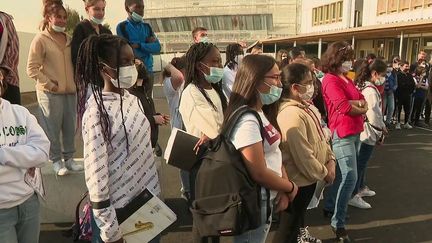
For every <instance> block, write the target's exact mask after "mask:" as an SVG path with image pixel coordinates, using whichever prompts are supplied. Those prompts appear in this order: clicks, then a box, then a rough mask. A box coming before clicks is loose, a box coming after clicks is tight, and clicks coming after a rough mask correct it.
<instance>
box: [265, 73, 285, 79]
mask: <svg viewBox="0 0 432 243" xmlns="http://www.w3.org/2000/svg"><path fill="white" fill-rule="evenodd" d="M264 78H270V79H276V80H281V75H280V74H275V75H272V76H264Z"/></svg>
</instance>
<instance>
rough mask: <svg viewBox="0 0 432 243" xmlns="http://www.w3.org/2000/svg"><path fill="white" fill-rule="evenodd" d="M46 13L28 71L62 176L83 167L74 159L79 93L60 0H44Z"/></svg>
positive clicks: (54, 158) (52, 152)
mask: <svg viewBox="0 0 432 243" xmlns="http://www.w3.org/2000/svg"><path fill="white" fill-rule="evenodd" d="M43 17H44V19H43V21H42V24H41V30H42V31H41V32H40V33H39V34H37V35H36V36H35V38H34V39H33V41H32V43H31V46H30V51H29V55H28V61H27V74H28V76H29V77H30V78H32V79H34V80H35V81H36V96H37V100H38V103H39V108H40V110H41V114H42V118H41V119H40V120H39V123H40V124H41V126H42V127H43V129H44V131H45V133H46V134H47V136H48V138H49V140H50V142H51V147H50V156H49V157H50V160H51V161H52V162H53V169H54V172H55V174H56V175H59V176H63V175H66V174H67V173H68V172H69V171H81V170H83V167H82V166H81V165H78V164H76V163H75V161H74V160H73V156H74V153H75V122H76V110H75V107H76V94H75V83H74V80H73V79H74V76H73V66H72V59H71V44H70V43H71V38H70V37H69V36H68V35H67V34H66V33H64V31H65V29H66V21H67V13H66V9H65V8H64V7H63V4H62V1H61V0H44V9H43ZM60 134H61V136H60ZM62 144H63V146H62ZM62 159H64V164H63V162H62Z"/></svg>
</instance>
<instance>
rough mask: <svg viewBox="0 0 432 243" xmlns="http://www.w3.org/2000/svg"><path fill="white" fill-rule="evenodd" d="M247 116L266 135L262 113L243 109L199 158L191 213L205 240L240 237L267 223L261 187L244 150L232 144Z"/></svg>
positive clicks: (268, 207) (234, 115) (268, 206)
mask: <svg viewBox="0 0 432 243" xmlns="http://www.w3.org/2000/svg"><path fill="white" fill-rule="evenodd" d="M246 113H251V114H253V115H255V117H256V118H257V119H258V121H259V123H260V128H261V135H262V133H263V125H262V121H261V118H260V116H259V114H258V113H257V112H256V111H254V110H252V109H250V108H249V107H247V106H242V107H240V108H238V109H237V110H236V111H235V112H234V113H233V114H232V115H231V117H230V118H229V120H228V122H227V125H226V126H225V127H223V128H222V131H221V134H220V135H219V136H218V137H216V138H215V139H213V140H211V141H210V142H209V143H208V144H207V145H208V146H207V148H206V149H205V151H204V152H203V155H202V156H201V157H199V158H200V159H199V160H198V164H199V169H198V172H197V175H196V181H195V200H194V201H193V203H192V208H191V211H192V215H193V220H194V226H195V227H196V231H197V233H198V234H199V236H201V237H206V236H232V235H239V234H242V233H244V232H246V231H248V230H252V229H256V228H258V227H259V226H261V225H262V224H263V223H265V222H262V219H261V199H262V197H261V187H260V186H259V185H258V184H257V183H256V182H255V181H254V180H253V179H252V177H251V176H250V174H249V172H248V170H247V168H246V165H245V164H244V161H243V158H242V155H241V153H240V151H238V150H237V149H236V148H235V147H234V145H233V144H232V143H231V141H230V135H231V133H232V130H233V128H234V127H235V125H236V124H237V123H238V120H239V118H240V117H241V116H243V115H244V114H246ZM262 137H263V136H262ZM263 141H264V137H263ZM266 192H267V200H268V201H267V216H269V214H270V199H269V198H270V197H269V191H268V190H266Z"/></svg>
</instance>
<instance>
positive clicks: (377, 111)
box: [364, 90, 385, 128]
mask: <svg viewBox="0 0 432 243" xmlns="http://www.w3.org/2000/svg"><path fill="white" fill-rule="evenodd" d="M364 97H365V99H366V102H367V104H368V111H367V112H366V116H367V118H368V120H369V123H370V124H372V125H373V126H375V127H378V128H384V126H385V124H384V120H383V115H382V110H381V103H380V102H379V96H378V93H377V91H375V90H374V91H373V92H368V93H366V94H365V95H364Z"/></svg>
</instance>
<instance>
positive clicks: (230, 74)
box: [222, 65, 238, 99]
mask: <svg viewBox="0 0 432 243" xmlns="http://www.w3.org/2000/svg"><path fill="white" fill-rule="evenodd" d="M237 67H238V66H237V65H235V67H234V70H231V69H230V68H229V67H228V66H225V67H224V73H223V78H222V90H223V93H224V95H225V97H227V99H229V97H230V95H231V91H232V87H233V85H234V80H235V76H236V74H237V69H238V68H237Z"/></svg>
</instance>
